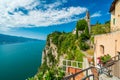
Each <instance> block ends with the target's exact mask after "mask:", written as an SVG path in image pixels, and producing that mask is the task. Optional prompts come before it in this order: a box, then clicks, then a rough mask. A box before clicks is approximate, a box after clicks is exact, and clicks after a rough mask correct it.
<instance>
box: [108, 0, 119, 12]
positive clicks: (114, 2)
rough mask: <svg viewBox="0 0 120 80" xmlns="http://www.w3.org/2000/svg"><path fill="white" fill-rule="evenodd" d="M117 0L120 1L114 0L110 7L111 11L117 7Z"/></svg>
mask: <svg viewBox="0 0 120 80" xmlns="http://www.w3.org/2000/svg"><path fill="white" fill-rule="evenodd" d="M117 1H118V0H114V1H113V2H112V5H111V7H110V10H109V12H112V11H113V10H114V9H115V4H116V3H117Z"/></svg>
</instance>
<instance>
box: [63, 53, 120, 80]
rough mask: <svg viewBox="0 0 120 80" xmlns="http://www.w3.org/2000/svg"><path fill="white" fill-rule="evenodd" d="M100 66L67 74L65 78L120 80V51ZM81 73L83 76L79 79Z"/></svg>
mask: <svg viewBox="0 0 120 80" xmlns="http://www.w3.org/2000/svg"><path fill="white" fill-rule="evenodd" d="M98 66H99V67H96V66H91V67H89V68H86V69H83V70H80V71H79V72H76V73H75V74H71V75H68V76H65V77H64V78H63V80H120V53H119V54H118V55H116V56H114V57H112V58H111V59H110V60H109V61H107V62H106V64H105V65H103V64H99V65H98ZM89 71H91V73H89ZM80 75H82V77H81V78H80V79H78V78H77V77H78V76H80Z"/></svg>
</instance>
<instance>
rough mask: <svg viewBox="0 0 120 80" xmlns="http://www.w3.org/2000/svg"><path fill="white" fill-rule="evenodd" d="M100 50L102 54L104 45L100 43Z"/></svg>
mask: <svg viewBox="0 0 120 80" xmlns="http://www.w3.org/2000/svg"><path fill="white" fill-rule="evenodd" d="M100 52H101V53H102V54H104V46H103V45H100Z"/></svg>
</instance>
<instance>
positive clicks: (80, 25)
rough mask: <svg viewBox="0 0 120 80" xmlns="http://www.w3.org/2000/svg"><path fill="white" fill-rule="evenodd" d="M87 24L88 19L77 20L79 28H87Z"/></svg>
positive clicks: (81, 29)
mask: <svg viewBox="0 0 120 80" xmlns="http://www.w3.org/2000/svg"><path fill="white" fill-rule="evenodd" d="M87 26H88V24H87V22H86V20H85V19H82V20H79V21H78V22H77V25H76V28H77V30H80V31H83V30H85V27H87Z"/></svg>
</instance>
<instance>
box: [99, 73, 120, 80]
mask: <svg viewBox="0 0 120 80" xmlns="http://www.w3.org/2000/svg"><path fill="white" fill-rule="evenodd" d="M99 80H120V79H119V78H117V77H115V76H113V77H108V76H106V75H105V74H102V75H100V76H99Z"/></svg>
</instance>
